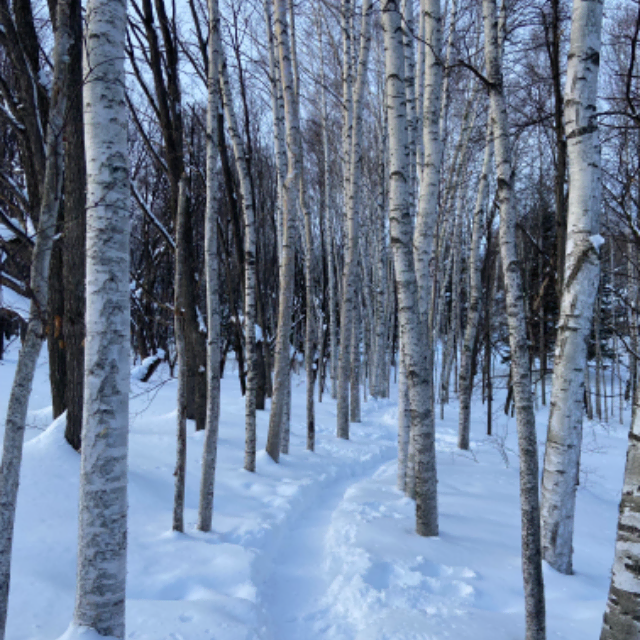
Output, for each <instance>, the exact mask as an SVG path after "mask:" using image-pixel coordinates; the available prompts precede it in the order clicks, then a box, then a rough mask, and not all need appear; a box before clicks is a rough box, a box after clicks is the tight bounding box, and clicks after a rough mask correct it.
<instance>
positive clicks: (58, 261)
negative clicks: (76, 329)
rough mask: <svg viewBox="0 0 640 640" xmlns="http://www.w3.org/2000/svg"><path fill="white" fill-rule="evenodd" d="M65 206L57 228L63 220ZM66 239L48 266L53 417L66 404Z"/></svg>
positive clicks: (61, 410)
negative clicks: (64, 255)
mask: <svg viewBox="0 0 640 640" xmlns="http://www.w3.org/2000/svg"><path fill="white" fill-rule="evenodd" d="M63 215H64V214H63V211H62V207H61V208H60V214H59V218H58V225H57V229H56V231H60V229H61V228H62V225H63V224H64V222H63V220H62V218H63ZM63 252H64V248H63V240H62V238H59V239H58V240H56V242H55V244H54V245H53V251H52V252H51V265H50V267H49V269H50V271H49V308H48V309H47V349H48V352H49V381H50V386H51V404H52V406H53V417H54V419H55V418H57V417H58V416H59V415H61V414H62V413H63V412H64V410H65V409H66V408H67V407H66V402H65V392H66V388H67V366H66V354H65V348H64V337H63V335H62V317H63V315H64V286H63V281H62V278H61V277H60V275H61V274H62V255H63Z"/></svg>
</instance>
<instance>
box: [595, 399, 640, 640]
mask: <svg viewBox="0 0 640 640" xmlns="http://www.w3.org/2000/svg"><path fill="white" fill-rule="evenodd" d="M639 522H640V387H638V388H637V389H636V395H635V398H634V407H633V416H632V418H631V429H630V430H629V447H628V449H627V463H626V466H625V471H624V481H623V486H622V498H621V500H620V514H619V516H618V534H617V537H616V550H615V558H614V561H613V569H612V571H611V585H610V587H609V597H608V600H607V608H606V611H605V614H604V621H603V623H602V632H601V634H600V640H636V639H637V638H638V637H640V619H638V611H639V610H640V526H639Z"/></svg>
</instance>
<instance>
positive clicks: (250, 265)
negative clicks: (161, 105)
mask: <svg viewBox="0 0 640 640" xmlns="http://www.w3.org/2000/svg"><path fill="white" fill-rule="evenodd" d="M218 51H219V53H218V63H219V67H220V72H219V76H220V88H221V93H222V102H223V105H224V111H225V117H226V120H227V129H228V131H229V137H230V138H231V143H232V145H233V153H234V156H235V160H236V169H237V171H238V176H239V179H240V192H241V195H242V212H243V220H244V344H245V362H246V364H247V387H246V393H245V454H244V455H245V458H244V468H245V469H246V470H247V471H255V470H256V394H257V383H258V371H257V364H258V362H257V354H256V219H255V206H254V202H253V191H252V188H251V177H250V175H249V166H248V164H247V154H246V151H245V145H244V142H243V140H242V136H241V134H240V130H239V128H238V123H237V119H236V114H235V109H234V106H233V94H232V91H231V83H230V81H229V72H228V69H227V63H226V60H225V55H224V50H223V48H222V43H221V42H220V43H219V44H218Z"/></svg>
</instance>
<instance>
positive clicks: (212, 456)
mask: <svg viewBox="0 0 640 640" xmlns="http://www.w3.org/2000/svg"><path fill="white" fill-rule="evenodd" d="M208 9H209V23H208V24H209V37H208V41H207V44H208V47H207V54H208V58H207V72H208V73H207V143H206V144H207V146H206V153H207V166H206V176H205V177H206V189H207V194H206V198H207V199H206V204H205V239H204V243H205V251H204V259H205V272H206V279H207V282H206V287H207V414H206V420H205V434H204V447H203V451H202V475H201V477H200V503H199V507H198V529H199V530H200V531H205V532H206V531H211V518H212V516H213V494H214V481H215V473H216V455H217V450H218V422H219V417H220V308H219V306H220V298H219V294H218V212H217V208H216V205H215V189H216V184H217V181H216V174H215V171H216V165H217V161H218V111H219V103H220V98H219V92H218V86H219V83H218V82H219V72H218V58H219V55H220V13H219V9H218V0H208Z"/></svg>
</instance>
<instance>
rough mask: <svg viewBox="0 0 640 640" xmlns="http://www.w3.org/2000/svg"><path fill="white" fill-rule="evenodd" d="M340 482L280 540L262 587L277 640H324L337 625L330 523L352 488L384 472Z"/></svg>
mask: <svg viewBox="0 0 640 640" xmlns="http://www.w3.org/2000/svg"><path fill="white" fill-rule="evenodd" d="M386 464H388V463H387V462H384V463H381V464H377V465H375V466H374V467H373V468H371V469H370V470H369V471H368V472H364V473H359V474H357V475H354V476H351V477H348V478H341V479H339V480H336V481H335V482H333V483H331V484H330V485H329V486H328V487H327V488H325V489H323V490H321V491H320V492H319V494H318V495H317V497H316V499H315V500H313V501H312V502H311V503H310V504H309V505H308V506H307V507H306V508H305V509H304V510H303V511H302V512H301V513H300V514H299V515H298V517H297V518H296V519H295V521H294V522H293V523H292V524H291V526H290V528H289V529H288V530H287V532H286V533H285V534H284V535H283V536H282V539H281V541H280V544H279V545H278V547H277V550H276V551H275V553H274V555H273V559H272V561H271V564H272V567H271V573H270V574H269V575H268V576H267V578H266V579H265V580H264V582H263V583H262V585H261V586H260V592H261V594H262V595H261V600H262V605H263V607H264V610H265V612H266V614H267V618H268V619H269V620H270V621H271V625H270V635H269V636H268V637H269V638H272V639H273V640H316V639H317V640H320V638H322V639H324V640H326V639H327V638H333V635H328V633H327V632H328V631H329V629H330V628H331V627H332V626H333V623H334V620H333V617H332V614H331V611H330V609H329V607H328V606H327V605H326V604H323V600H324V596H325V594H326V593H327V591H328V589H329V587H330V585H331V583H332V581H333V579H334V578H335V576H333V575H331V573H330V572H329V571H328V568H327V560H328V558H327V554H326V537H327V533H328V531H329V527H330V524H331V519H332V516H333V514H334V512H335V511H336V509H337V508H338V507H339V505H340V504H341V502H342V500H343V498H344V496H345V493H346V492H347V491H348V490H349V488H350V487H352V486H353V485H355V484H357V483H359V482H362V480H364V479H366V478H369V477H373V476H374V475H375V474H376V473H377V471H378V469H379V468H380V466H385V465H386Z"/></svg>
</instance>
